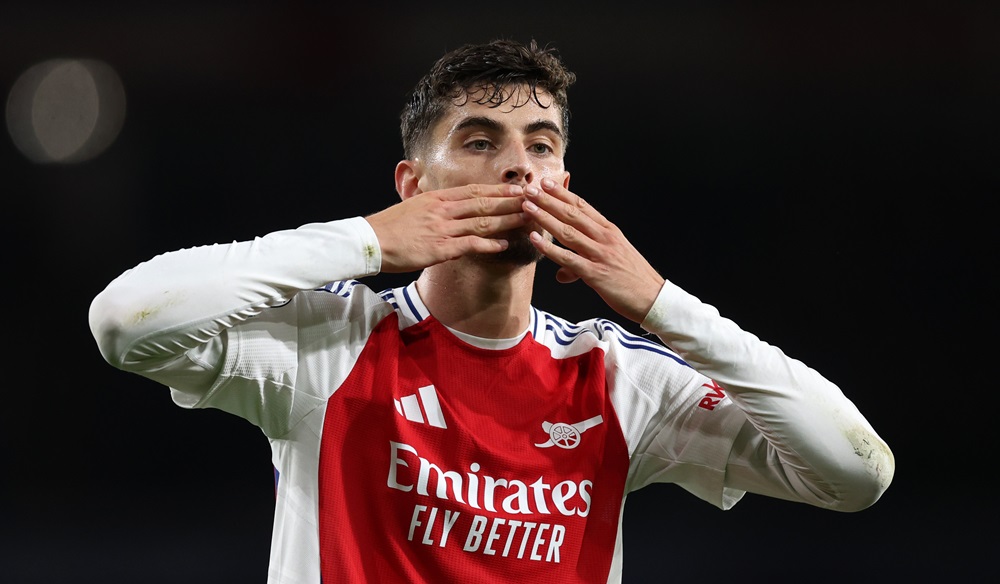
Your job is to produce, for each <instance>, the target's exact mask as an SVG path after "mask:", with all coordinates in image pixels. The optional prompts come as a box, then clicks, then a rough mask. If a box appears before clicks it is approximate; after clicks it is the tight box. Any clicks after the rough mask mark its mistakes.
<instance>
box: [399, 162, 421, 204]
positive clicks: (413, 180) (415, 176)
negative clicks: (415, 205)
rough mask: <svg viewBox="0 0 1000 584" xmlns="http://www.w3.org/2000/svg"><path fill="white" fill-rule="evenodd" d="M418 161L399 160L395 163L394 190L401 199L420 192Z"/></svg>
mask: <svg viewBox="0 0 1000 584" xmlns="http://www.w3.org/2000/svg"><path fill="white" fill-rule="evenodd" d="M419 182H420V163H419V162H417V161H416V160H400V161H399V163H397V164H396V192H397V193H399V198H400V199H402V200H404V201H405V200H406V199H409V198H410V197H412V196H413V195H419V194H420V186H419V185H418V183H419Z"/></svg>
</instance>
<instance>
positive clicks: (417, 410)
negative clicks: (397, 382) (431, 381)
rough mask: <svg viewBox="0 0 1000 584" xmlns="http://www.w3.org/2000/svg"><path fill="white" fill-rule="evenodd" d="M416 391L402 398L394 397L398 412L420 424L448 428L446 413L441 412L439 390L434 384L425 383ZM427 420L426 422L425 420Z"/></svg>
mask: <svg viewBox="0 0 1000 584" xmlns="http://www.w3.org/2000/svg"><path fill="white" fill-rule="evenodd" d="M417 392H418V393H419V396H418V395H417V394H416V393H411V394H410V395H407V396H404V397H402V398H401V399H396V398H393V399H392V401H393V402H395V404H396V413H398V414H399V415H400V416H403V417H404V418H406V419H407V420H409V421H411V422H416V423H418V424H424V423H427V424H430V425H431V426H434V427H435V428H447V427H448V425H447V424H445V423H444V414H443V413H442V412H441V404H440V403H439V402H438V396H437V390H435V389H434V386H433V385H425V386H424V387H421V388H420V389H418V390H417ZM425 420H426V422H425Z"/></svg>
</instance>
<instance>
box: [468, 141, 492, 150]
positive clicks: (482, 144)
mask: <svg viewBox="0 0 1000 584" xmlns="http://www.w3.org/2000/svg"><path fill="white" fill-rule="evenodd" d="M470 145H471V146H472V149H473V150H487V149H489V147H490V141H489V140H475V141H473V142H472V143H471V144H470Z"/></svg>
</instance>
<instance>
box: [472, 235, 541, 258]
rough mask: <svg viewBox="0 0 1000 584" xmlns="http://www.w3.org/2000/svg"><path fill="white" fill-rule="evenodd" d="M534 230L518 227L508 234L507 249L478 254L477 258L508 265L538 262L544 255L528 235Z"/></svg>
mask: <svg viewBox="0 0 1000 584" xmlns="http://www.w3.org/2000/svg"><path fill="white" fill-rule="evenodd" d="M532 231H533V230H532V229H530V228H527V227H525V228H523V229H518V230H517V231H512V232H510V233H508V234H507V238H506V239H507V242H508V244H509V245H508V246H507V249H505V250H503V251H501V252H498V253H484V254H476V255H475V257H476V259H478V260H480V261H483V262H485V263H488V264H493V265H507V266H510V267H522V266H529V265H531V264H536V263H538V262H539V260H541V259H542V258H543V257H544V256H543V255H542V254H541V252H539V251H538V250H537V249H536V248H535V246H534V245H532V243H531V240H530V239H528V236H529V235H530V234H531V232H532Z"/></svg>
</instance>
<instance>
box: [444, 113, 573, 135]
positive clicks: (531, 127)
mask: <svg viewBox="0 0 1000 584" xmlns="http://www.w3.org/2000/svg"><path fill="white" fill-rule="evenodd" d="M465 128H484V129H486V130H493V131H494V132H502V131H503V129H504V128H503V124H501V123H500V122H498V121H496V120H494V119H493V118H488V117H486V116H470V117H468V118H465V119H464V120H462V121H461V122H459V123H458V125H457V126H455V130H454V131H455V132H458V131H461V130H464V129H465ZM541 131H548V132H552V133H553V134H555V135H556V136H558V137H559V138H562V137H563V133H562V130H561V129H559V126H558V125H556V124H555V123H554V122H552V121H549V120H536V121H534V122H531V123H530V124H528V125H526V126H525V127H524V133H525V134H533V133H535V132H541Z"/></svg>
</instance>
